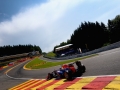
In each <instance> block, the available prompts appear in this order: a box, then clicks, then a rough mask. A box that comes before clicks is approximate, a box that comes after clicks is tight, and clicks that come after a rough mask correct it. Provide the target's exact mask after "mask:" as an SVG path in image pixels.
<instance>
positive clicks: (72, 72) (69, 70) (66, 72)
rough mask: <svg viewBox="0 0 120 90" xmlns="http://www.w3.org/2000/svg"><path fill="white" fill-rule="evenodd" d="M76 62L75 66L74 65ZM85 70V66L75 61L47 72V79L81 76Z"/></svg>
mask: <svg viewBox="0 0 120 90" xmlns="http://www.w3.org/2000/svg"><path fill="white" fill-rule="evenodd" d="M74 64H76V66H77V68H75V67H74ZM85 71H86V67H85V66H84V65H83V64H81V62H80V61H76V62H74V63H71V64H64V65H62V67H61V68H60V69H59V70H54V71H53V72H52V73H48V76H47V78H46V79H47V80H50V79H52V78H56V79H61V78H65V79H67V80H69V79H72V78H73V77H78V76H81V75H82V73H84V72H85Z"/></svg>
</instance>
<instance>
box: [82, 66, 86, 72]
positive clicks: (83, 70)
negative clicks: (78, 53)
mask: <svg viewBox="0 0 120 90" xmlns="http://www.w3.org/2000/svg"><path fill="white" fill-rule="evenodd" d="M85 71H86V67H85V66H84V65H83V66H82V73H84V72H85Z"/></svg>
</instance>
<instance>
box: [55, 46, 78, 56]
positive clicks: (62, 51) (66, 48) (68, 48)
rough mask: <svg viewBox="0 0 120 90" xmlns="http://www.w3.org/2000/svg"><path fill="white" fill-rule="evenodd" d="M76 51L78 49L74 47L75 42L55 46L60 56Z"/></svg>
mask: <svg viewBox="0 0 120 90" xmlns="http://www.w3.org/2000/svg"><path fill="white" fill-rule="evenodd" d="M75 52H76V50H74V49H73V44H67V45H64V46H61V47H57V48H55V53H56V54H57V56H58V57H59V56H65V55H70V54H74V53H75Z"/></svg>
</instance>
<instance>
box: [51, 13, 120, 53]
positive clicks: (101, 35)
mask: <svg viewBox="0 0 120 90" xmlns="http://www.w3.org/2000/svg"><path fill="white" fill-rule="evenodd" d="M117 41H120V15H117V16H116V17H115V18H114V19H112V20H110V19H109V20H108V24H107V25H105V24H104V23H103V22H97V21H96V22H89V21H88V22H86V21H85V22H82V23H81V24H80V25H79V27H78V28H77V29H75V30H74V32H73V34H72V35H71V36H70V39H68V40H67V41H66V42H61V43H60V44H59V45H56V46H55V47H54V49H53V52H55V48H57V47H60V46H64V45H67V44H70V43H71V44H73V47H74V48H75V49H77V48H81V49H82V50H89V51H91V50H94V49H97V48H100V47H103V46H106V45H109V44H112V43H115V42H117Z"/></svg>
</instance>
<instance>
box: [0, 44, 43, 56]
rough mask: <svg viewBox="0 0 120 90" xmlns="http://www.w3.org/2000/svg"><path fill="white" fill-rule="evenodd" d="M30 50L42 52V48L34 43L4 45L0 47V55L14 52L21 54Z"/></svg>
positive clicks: (13, 53)
mask: <svg viewBox="0 0 120 90" xmlns="http://www.w3.org/2000/svg"><path fill="white" fill-rule="evenodd" d="M32 51H39V53H42V50H41V48H40V47H39V46H36V45H34V46H33V45H31V44H29V45H13V46H10V45H6V46H1V47H0V57H2V56H9V55H15V54H22V53H29V52H32Z"/></svg>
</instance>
